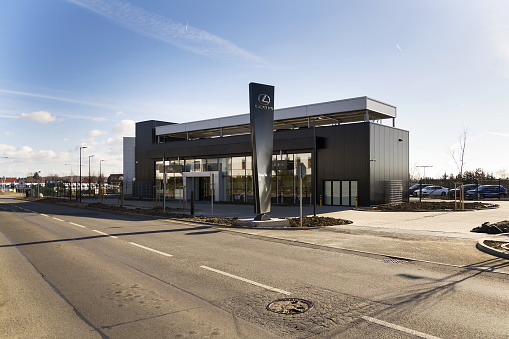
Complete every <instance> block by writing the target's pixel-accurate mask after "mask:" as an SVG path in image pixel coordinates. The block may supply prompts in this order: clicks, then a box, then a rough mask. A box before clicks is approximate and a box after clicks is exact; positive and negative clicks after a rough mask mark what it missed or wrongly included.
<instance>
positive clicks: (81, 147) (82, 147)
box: [79, 146, 88, 202]
mask: <svg viewBox="0 0 509 339" xmlns="http://www.w3.org/2000/svg"><path fill="white" fill-rule="evenodd" d="M84 148H88V147H87V146H80V181H79V184H80V193H79V201H80V202H81V150H82V149H84Z"/></svg>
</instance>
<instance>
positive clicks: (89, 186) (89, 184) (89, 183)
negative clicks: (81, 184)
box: [88, 154, 94, 196]
mask: <svg viewBox="0 0 509 339" xmlns="http://www.w3.org/2000/svg"><path fill="white" fill-rule="evenodd" d="M93 156H94V155H93V154H92V155H89V156H88V196H90V190H91V189H92V187H91V182H90V158H92V157H93Z"/></svg>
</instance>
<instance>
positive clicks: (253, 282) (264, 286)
mask: <svg viewBox="0 0 509 339" xmlns="http://www.w3.org/2000/svg"><path fill="white" fill-rule="evenodd" d="M200 267H201V268H204V269H206V270H209V271H212V272H216V273H219V274H222V275H225V276H227V277H230V278H233V279H237V280H240V281H243V282H246V283H248V284H251V285H255V286H258V287H261V288H264V289H266V290H270V291H274V292H278V293H282V294H286V295H290V294H292V293H291V292H288V291H284V290H280V289H279V288H275V287H272V286H268V285H264V284H260V283H258V282H256V281H253V280H249V279H246V278H242V277H239V276H238V275H234V274H231V273H227V272H223V271H220V270H216V269H215V268H212V267H208V266H200Z"/></svg>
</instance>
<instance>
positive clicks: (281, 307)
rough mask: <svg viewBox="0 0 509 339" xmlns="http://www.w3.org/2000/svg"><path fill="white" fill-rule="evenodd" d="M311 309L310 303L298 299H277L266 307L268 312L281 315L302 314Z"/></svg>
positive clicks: (311, 304)
mask: <svg viewBox="0 0 509 339" xmlns="http://www.w3.org/2000/svg"><path fill="white" fill-rule="evenodd" d="M312 307H313V303H312V302H311V301H308V300H304V299H298V298H285V299H278V300H275V301H273V302H271V303H270V304H268V305H267V309H268V310H269V311H272V312H275V313H281V314H297V313H304V312H306V311H307V310H309V309H310V308H312Z"/></svg>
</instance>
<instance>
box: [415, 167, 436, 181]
mask: <svg viewBox="0 0 509 339" xmlns="http://www.w3.org/2000/svg"><path fill="white" fill-rule="evenodd" d="M416 167H422V168H424V179H426V167H433V165H422V166H416Z"/></svg>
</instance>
